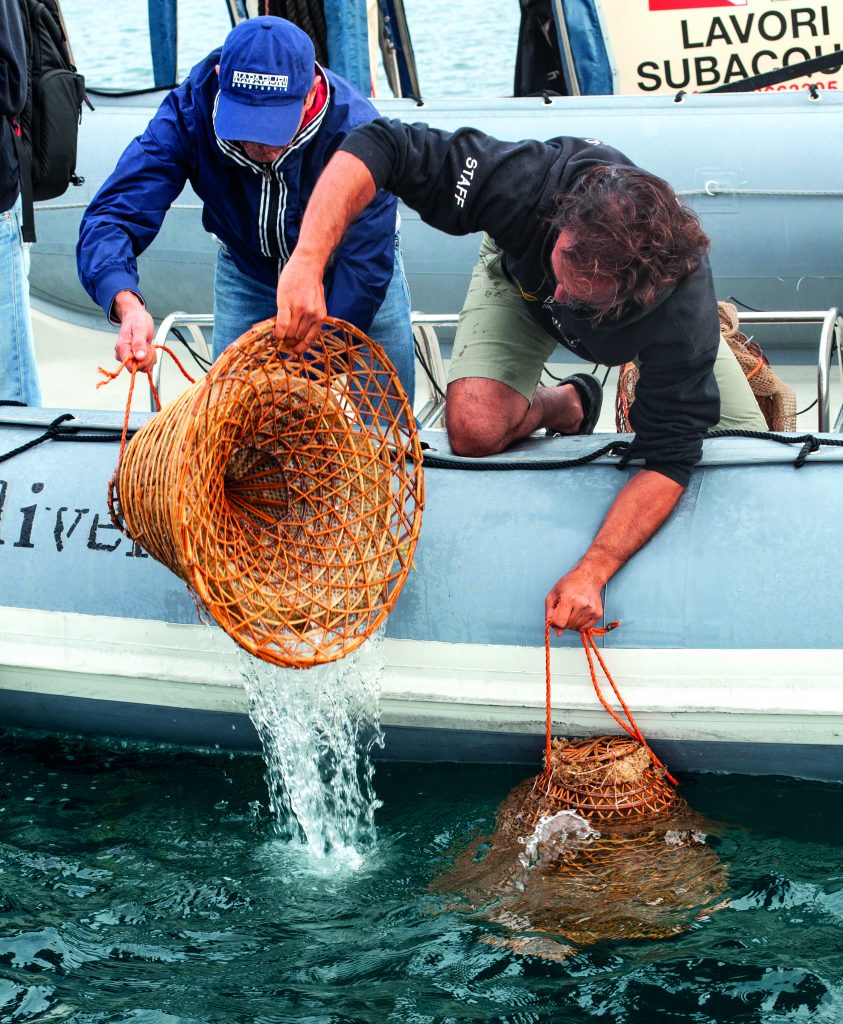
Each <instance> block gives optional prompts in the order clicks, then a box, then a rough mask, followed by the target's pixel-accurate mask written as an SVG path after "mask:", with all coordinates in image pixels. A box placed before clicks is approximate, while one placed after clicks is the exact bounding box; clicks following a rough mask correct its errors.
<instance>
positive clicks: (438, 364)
mask: <svg viewBox="0 0 843 1024" xmlns="http://www.w3.org/2000/svg"><path fill="white" fill-rule="evenodd" d="M410 319H411V321H412V324H413V344H414V345H415V349H416V359H417V360H418V362H419V363H420V364H421V367H422V369H423V370H424V374H425V379H426V382H427V400H426V401H425V403H424V405H423V406H422V407H421V409H420V410H419V411H418V412H417V413H416V420H417V422H418V425H419V426H420V427H421V428H423V429H424V428H425V427H434V426H436V425H437V424H439V423H440V421H441V419H442V414H443V412H444V411H445V391H446V390H447V387H448V378H447V375H446V373H445V363H444V362H443V360H442V350H441V347H440V345H439V336H438V335H437V333H436V328H437V327H448V328H454V327H456V326H457V323H458V321H459V315H458V314H457V313H416V312H413V313H411V314H410Z"/></svg>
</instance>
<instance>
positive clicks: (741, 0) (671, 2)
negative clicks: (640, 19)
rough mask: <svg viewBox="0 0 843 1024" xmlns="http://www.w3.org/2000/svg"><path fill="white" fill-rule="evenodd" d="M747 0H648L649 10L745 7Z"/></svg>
mask: <svg viewBox="0 0 843 1024" xmlns="http://www.w3.org/2000/svg"><path fill="white" fill-rule="evenodd" d="M747 2H748V0H650V10H651V11H693V10H697V9H698V8H700V7H746V5H747Z"/></svg>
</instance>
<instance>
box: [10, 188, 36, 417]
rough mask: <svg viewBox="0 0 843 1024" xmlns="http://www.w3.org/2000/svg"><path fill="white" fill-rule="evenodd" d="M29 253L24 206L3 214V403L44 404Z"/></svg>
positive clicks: (17, 204) (14, 207) (18, 202)
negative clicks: (25, 243)
mask: <svg viewBox="0 0 843 1024" xmlns="http://www.w3.org/2000/svg"><path fill="white" fill-rule="evenodd" d="M28 263H29V253H28V252H27V251H26V250H25V249H24V246H23V240H22V237H21V204H20V196H19V197H18V201H17V202H16V203H15V205H14V206H13V207H12V208H11V210H6V211H4V212H3V213H0V401H4V402H26V404H27V405H40V404H41V386H40V384H39V382H38V367H37V366H36V364H35V346H34V345H33V343H32V320H31V318H30V315H29V277H28V276H27V271H28V269H29V268H28Z"/></svg>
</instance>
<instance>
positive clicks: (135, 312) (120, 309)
mask: <svg viewBox="0 0 843 1024" xmlns="http://www.w3.org/2000/svg"><path fill="white" fill-rule="evenodd" d="M112 311H113V313H114V316H115V317H116V318H118V319H119V320H120V333H119V334H118V335H117V342H116V343H115V345H114V354H115V356H116V357H117V361H118V362H120V363H122V362H123V361H124V360H125V359H129V357H131V358H130V359H129V362H128V363H127V364H126V365H127V367H128V368H129V369H130V370H133V369H134V370H141V371H144V370H150V369H152V367H153V366H154V365H155V361H156V356H155V349H154V348H153V347H152V339H153V337H154V336H155V324H154V323H153V321H152V317H151V316H150V315H149V313H148V312H147V309H146V306H144V304H143V303H142V302H141V300H140V299H139V298H138V297H137V295H135V293H134V292H129V291H122V292H118V293H117V294H116V295H115V296H114V305H113V307H112Z"/></svg>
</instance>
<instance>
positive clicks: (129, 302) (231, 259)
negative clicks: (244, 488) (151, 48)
mask: <svg viewBox="0 0 843 1024" xmlns="http://www.w3.org/2000/svg"><path fill="white" fill-rule="evenodd" d="M377 116H378V115H377V111H376V110H375V108H374V107H373V106H372V104H371V103H370V102H369V101H368V100H367V99H366V98H365V97H364V96H362V95H361V94H360V93H359V92H358V91H357V90H356V89H354V88H353V87H352V86H351V85H349V83H348V82H346V81H345V80H344V79H342V78H340V77H339V76H338V75H335V74H333V73H332V72H331V71H327V70H325V69H323V68H321V67H320V66H319V65H318V64H316V61H315V54H314V49H313V44H312V42H311V41H310V39H309V38H308V36H307V35H305V33H304V32H302V31H301V30H300V29H298V28H296V26H295V25H293V24H291V23H290V22H288V21H285V20H284V19H282V18H275V17H260V18H251V19H249V20H247V21H244V22H242V23H241V24H239V25H238V26H237V27H236V28H234V29H233V30H232V31H231V32H230V33H229V35H228V37H227V38H226V40H225V42H224V44H223V47H222V50H215V51H214V52H212V53H210V54H209V55H208V56H207V57H206V58H205V59H204V60H203V61H201V62H200V63H199V64H197V65H196V67H194V68H193V69H192V71H191V72H190V74H189V76H188V78H187V80H186V81H185V82H183V83H182V85H180V86H179V87H178V88H177V89H174V90H173V91H172V92H171V93H170V94H169V95H168V96H167V98H166V99H165V100H164V102H163V103H162V104H161V107H160V108H159V110H158V112H157V113H156V115H155V117H154V118H153V119H152V121H150V123H149V125H148V126H147V128H146V131H145V132H144V133H143V135H141V136H140V137H139V138H137V139H135V140H134V141H133V142H132V143H131V144H130V145H129V147H128V148H127V149H126V151H125V152H124V153H123V155H122V156H121V158H120V160H119V162H118V164H117V167H116V169H115V170H114V172H113V173H112V175H111V176H110V177H109V179H108V180H107V181H106V182H105V184H104V185H103V186H102V188H101V189H100V190H99V192H98V193H97V195H96V196H95V197H94V199H93V201H92V202H91V204H90V206H89V207H88V209H87V211H86V213H85V216H84V217H83V219H82V224H81V227H80V233H79V243H78V246H77V263H78V269H79V277H80V280H81V281H82V284H83V286H84V287H85V289H86V291H87V292H88V294H89V295H90V296H91V297H92V298H93V299H94V301H96V302H97V303H98V304H99V305H101V306H102V307H103V309H104V310H105V312H106V315H107V316H108V318H109V320H110V321H111V322H112V323H114V324H119V325H120V333H119V335H118V340H117V344H116V346H115V352H116V355H117V358H118V360H120V361H122V360H124V359H126V358H127V357H128V356H132V357H133V358H134V360H135V362H136V364H137V366H138V368H140V369H145V368H147V367H148V366H151V365H152V364H153V363H154V361H155V353H154V351H153V349H152V347H151V342H152V338H153V334H154V328H153V322H152V317H151V316H150V315H149V313H148V312H147V310H146V308H145V306H144V302H143V297H142V294H141V292H140V290H139V284H138V271H137V256H138V255H139V254H140V253H141V252H143V251H144V249H146V248H147V246H148V245H149V244H150V243H151V242H152V240H153V239H154V238H155V236H156V234H157V233H158V231H159V229H160V227H161V224H162V221H163V219H164V215H165V214H166V212H167V209H168V208H169V206H170V204H171V203H172V202H173V201H174V200H175V199H176V197H177V196H178V195H179V193H180V192H181V190H182V188H183V187H184V184H185V182H186V181H189V182H190V184H191V185H192V186H193V189H194V191H195V192H196V194H197V195H198V196H199V198H200V199H201V200H202V202H203V204H204V206H203V213H202V223H203V225H204V227H205V229H206V230H207V231H209V232H211V233H213V234H214V235H215V236H216V238H217V239H218V240H219V242H220V249H219V253H218V255H217V266H216V277H215V282H214V340H213V352H214V356H215V357H216V356H218V355H219V354H220V352H222V351H223V349H225V348H226V346H228V345H230V344H231V342H232V341H234V340H235V339H236V338H237V337H239V336H240V335H241V334H242V333H243V332H244V331H246V330H248V329H249V327H251V326H252V324H253V323H256V322H258V321H259V320H264V319H266V318H268V317H273V316H275V313H276V310H277V307H278V295H277V285H278V277H279V274H280V271H281V270H282V268H283V267H284V266H285V264H286V262H287V261H288V260H289V258H290V255H291V253H292V252H293V250H294V249H295V246H296V242H297V240H298V236H299V229H300V226H301V219H302V216H303V215H304V211H305V208H306V206H307V203H308V200H309V198H310V194H311V192H312V190H313V187H314V185H315V184H316V180H317V178H318V177H319V175H320V173H321V171H322V169H323V167H324V166H325V164H326V163H327V162H328V160H329V159H330V158H331V156H332V155H333V153H334V152H335V151H336V150H337V148H338V147H339V146H340V144H341V143H342V142H343V140H344V139H345V137H346V135H347V134H348V133H349V132H350V131H351V130H352V128H354V127H355V126H356V125H359V124H364V123H366V122H368V121H371V120H373V119H374V118H376V117H377ZM396 220H397V201H396V199H395V198H394V197H393V196H392V195H391V194H390V193H388V192H384V191H381V192H380V193H379V194H378V195H377V196H376V197H375V200H374V202H373V203H372V204H371V205H370V206H369V207H368V208H367V209H366V210H365V211H364V213H363V214H362V215H361V216H360V217H359V218H357V220H356V221H355V222H354V224H353V225H352V226H351V227H350V229H349V231H348V232H347V233H346V235H345V237H344V238H343V241H342V244H341V245H340V246H339V248H338V249H337V251H336V253H335V257H334V259H333V260H332V262H331V264H330V266H328V267H327V268H326V271H325V275H324V286H325V294H326V302H327V311H328V315H329V316H335V317H339V318H341V319H343V320H347V321H349V322H350V323H352V324H354V325H355V326H356V327H358V328H360V330H362V331H365V332H367V333H369V334H370V335H371V336H372V337H373V338H374V339H375V340H376V341H378V342H379V343H380V344H381V345H382V346H383V347H384V349H385V351H386V353H387V355H388V356H389V358H390V359H391V360H392V362H393V364H394V365H395V367H396V370H397V371H398V374H399V376H400V378H401V381H402V383H403V385H404V388H405V390H406V391H407V393H408V395H409V397H410V400H411V401H412V396H413V384H414V379H413V378H414V355H413V344H412V331H411V327H410V309H409V295H408V292H407V285H406V281H405V279H404V271H403V266H402V263H401V255H400V250H399V248H398V236H397V231H396Z"/></svg>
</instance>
